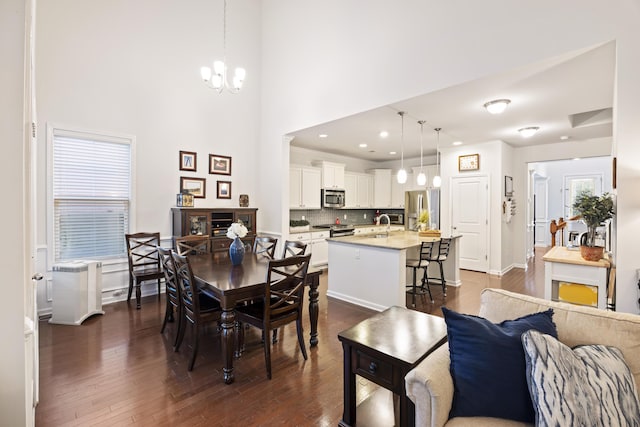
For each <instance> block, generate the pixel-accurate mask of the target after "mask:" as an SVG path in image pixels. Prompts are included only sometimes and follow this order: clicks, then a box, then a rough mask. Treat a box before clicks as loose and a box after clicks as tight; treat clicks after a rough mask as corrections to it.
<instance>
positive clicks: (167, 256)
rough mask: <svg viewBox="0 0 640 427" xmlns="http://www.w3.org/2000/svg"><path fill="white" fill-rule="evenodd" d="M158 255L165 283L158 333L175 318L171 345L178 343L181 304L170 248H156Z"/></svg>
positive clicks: (180, 324) (162, 331)
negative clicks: (164, 303) (164, 302)
mask: <svg viewBox="0 0 640 427" xmlns="http://www.w3.org/2000/svg"><path fill="white" fill-rule="evenodd" d="M158 253H159V255H160V263H161V264H162V271H163V272H164V283H165V297H166V307H165V311H164V320H163V321H162V328H161V329H160V333H161V334H162V333H164V329H165V327H166V326H167V322H171V321H174V320H177V326H176V332H175V337H174V339H173V346H174V347H175V346H176V345H177V344H178V337H179V336H180V334H179V331H180V327H181V326H182V305H181V304H180V288H179V287H178V282H177V281H176V279H177V275H176V267H175V265H174V264H173V258H172V256H171V249H165V248H160V247H159V248H158Z"/></svg>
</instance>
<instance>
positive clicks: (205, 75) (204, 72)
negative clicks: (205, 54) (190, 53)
mask: <svg viewBox="0 0 640 427" xmlns="http://www.w3.org/2000/svg"><path fill="white" fill-rule="evenodd" d="M222 53H223V55H224V56H223V57H222V61H214V62H213V72H212V70H211V68H209V67H202V68H200V75H201V76H202V80H204V83H205V84H206V85H207V86H208V87H209V88H211V89H213V90H215V91H216V92H218V93H222V91H224V89H227V90H228V91H229V92H231V93H238V92H240V89H241V88H242V83H243V82H244V78H245V76H246V71H245V69H244V68H241V67H238V68H236V69H235V72H234V75H233V80H232V81H231V84H229V82H228V81H227V63H226V60H227V0H224V11H223V21H222Z"/></svg>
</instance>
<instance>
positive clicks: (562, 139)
mask: <svg viewBox="0 0 640 427" xmlns="http://www.w3.org/2000/svg"><path fill="white" fill-rule="evenodd" d="M569 138H570V136H568V135H562V136H561V137H560V140H561V141H566V140H567V139H569Z"/></svg>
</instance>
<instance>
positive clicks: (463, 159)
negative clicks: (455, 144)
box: [458, 154, 480, 172]
mask: <svg viewBox="0 0 640 427" xmlns="http://www.w3.org/2000/svg"><path fill="white" fill-rule="evenodd" d="M478 169H480V154H465V155H463V156H458V171H460V172H462V171H477V170H478Z"/></svg>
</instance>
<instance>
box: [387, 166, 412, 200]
mask: <svg viewBox="0 0 640 427" xmlns="http://www.w3.org/2000/svg"><path fill="white" fill-rule="evenodd" d="M412 182H413V174H411V173H409V174H408V176H407V182H406V183H404V184H399V183H398V175H397V174H396V175H392V176H391V206H392V207H394V208H404V192H405V191H409V190H412V189H413V184H412Z"/></svg>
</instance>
